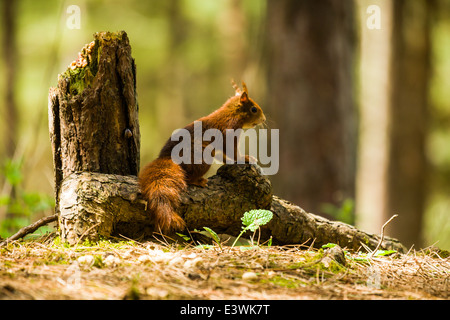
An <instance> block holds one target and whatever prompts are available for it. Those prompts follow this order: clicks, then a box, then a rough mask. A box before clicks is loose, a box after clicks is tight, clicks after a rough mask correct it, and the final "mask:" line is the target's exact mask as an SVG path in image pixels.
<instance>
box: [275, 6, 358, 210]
mask: <svg viewBox="0 0 450 320" xmlns="http://www.w3.org/2000/svg"><path fill="white" fill-rule="evenodd" d="M353 24H354V14H353V1H349V0H347V1H339V0H338V1H335V0H321V1H298V0H283V1H273V0H272V1H268V7H267V28H268V30H267V35H268V39H267V40H268V50H269V63H268V65H269V70H268V97H267V106H268V113H269V114H270V118H271V119H273V120H274V122H275V126H276V127H277V128H279V129H280V170H279V172H278V174H277V175H276V176H274V177H273V184H274V192H275V193H276V194H279V195H280V196H281V197H283V198H286V199H288V200H290V201H293V202H295V203H298V204H300V205H301V206H302V207H303V208H305V209H306V210H307V211H311V212H316V213H321V212H323V210H322V205H323V204H324V203H331V204H334V205H335V206H340V205H341V203H342V201H343V200H345V199H348V198H351V199H353V197H354V180H355V162H356V160H355V157H356V156H355V152H356V112H355V105H354V101H353V77H352V73H353V64H352V63H353V59H354V25H353Z"/></svg>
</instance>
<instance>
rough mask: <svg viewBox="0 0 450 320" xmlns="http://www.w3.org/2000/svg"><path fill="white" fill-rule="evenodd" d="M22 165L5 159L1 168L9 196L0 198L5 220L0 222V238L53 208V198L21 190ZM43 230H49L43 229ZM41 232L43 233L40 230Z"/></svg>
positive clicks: (20, 162)
mask: <svg viewBox="0 0 450 320" xmlns="http://www.w3.org/2000/svg"><path fill="white" fill-rule="evenodd" d="M22 164H23V161H22V160H20V161H13V160H11V159H7V160H6V161H5V164H4V165H3V168H1V176H3V177H4V178H5V180H6V183H7V185H9V188H6V189H8V190H9V194H2V195H1V196H0V209H2V207H3V209H6V210H5V218H4V219H2V220H0V236H1V237H3V238H6V237H8V236H10V235H12V234H13V233H15V232H16V231H17V230H18V229H20V228H22V227H25V226H27V225H29V224H30V222H31V220H32V218H33V216H34V215H35V214H42V213H45V212H48V211H50V210H53V208H54V207H55V201H54V199H53V196H50V195H48V194H45V193H40V192H27V191H25V190H24V189H23V187H22V182H23V177H24V176H23V173H22ZM45 230H50V228H49V227H45ZM41 231H43V229H42V228H41Z"/></svg>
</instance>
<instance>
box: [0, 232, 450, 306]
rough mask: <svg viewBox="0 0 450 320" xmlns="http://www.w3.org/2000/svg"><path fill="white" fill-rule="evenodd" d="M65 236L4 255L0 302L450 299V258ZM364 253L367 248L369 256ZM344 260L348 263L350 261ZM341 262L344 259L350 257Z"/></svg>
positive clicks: (20, 244)
mask: <svg viewBox="0 0 450 320" xmlns="http://www.w3.org/2000/svg"><path fill="white" fill-rule="evenodd" d="M58 242H59V239H58V238H57V237H56V238H55V237H43V238H40V239H39V240H30V241H15V242H12V243H9V244H8V245H7V246H3V247H1V248H0V299H88V300H92V299H238V300H242V299H274V300H277V299H358V300H359V299H449V293H450V290H449V283H450V279H449V277H450V257H448V256H447V257H445V255H446V254H448V252H442V251H439V250H434V249H427V250H421V251H412V250H411V251H410V252H409V253H407V254H397V253H394V254H391V255H387V256H377V255H375V256H373V257H369V256H368V255H367V254H363V253H361V252H356V253H352V252H347V251H346V250H345V248H344V251H342V250H341V253H342V252H344V254H345V258H343V260H342V259H341V260H339V259H337V258H335V259H336V260H337V261H340V263H338V262H336V261H335V260H333V259H329V258H328V257H330V256H332V255H331V254H329V251H330V250H331V249H327V248H323V249H312V248H308V247H302V246H281V247H280V246H255V247H250V248H245V249H246V250H243V249H244V248H243V247H234V248H231V247H229V246H221V247H220V246H218V245H214V246H208V247H204V246H203V247H194V246H189V245H188V246H183V247H181V246H179V245H178V246H176V245H174V244H164V243H158V242H143V243H138V242H134V241H128V240H125V241H117V242H113V241H101V242H99V243H96V244H94V245H89V243H87V244H86V243H84V244H79V245H76V246H72V247H70V246H67V245H64V244H60V243H58ZM362 251H364V250H362ZM344 254H343V256H344ZM341 258H342V257H341Z"/></svg>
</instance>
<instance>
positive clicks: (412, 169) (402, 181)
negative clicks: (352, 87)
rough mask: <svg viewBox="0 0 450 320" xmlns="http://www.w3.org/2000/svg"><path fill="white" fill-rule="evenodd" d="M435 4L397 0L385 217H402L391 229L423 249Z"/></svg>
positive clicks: (410, 243)
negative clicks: (432, 12)
mask: <svg viewBox="0 0 450 320" xmlns="http://www.w3.org/2000/svg"><path fill="white" fill-rule="evenodd" d="M431 5H432V4H431V1H428V0H420V1H406V0H398V1H394V2H393V9H394V10H393V22H394V23H393V37H392V62H391V63H392V89H391V108H390V109H389V111H390V114H389V121H390V124H391V125H390V126H389V131H388V136H389V137H390V149H389V159H388V161H389V162H388V175H387V177H388V182H387V190H386V194H387V203H386V208H387V209H386V212H385V218H386V219H387V217H389V216H391V215H392V214H393V213H398V214H399V219H398V223H397V224H394V225H393V226H392V229H391V233H390V234H392V235H393V236H395V237H398V238H399V239H401V240H402V242H404V243H405V244H406V245H407V246H410V245H412V244H415V245H416V246H417V247H420V246H421V242H422V239H421V227H422V216H423V211H424V209H425V201H426V191H427V185H426V177H427V167H428V165H427V160H426V154H425V153H426V152H425V140H426V133H427V129H428V121H427V120H428V84H429V80H430V11H431Z"/></svg>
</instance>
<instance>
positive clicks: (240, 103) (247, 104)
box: [229, 81, 266, 129]
mask: <svg viewBox="0 0 450 320" xmlns="http://www.w3.org/2000/svg"><path fill="white" fill-rule="evenodd" d="M231 84H232V85H233V88H234V90H236V94H235V96H234V97H233V98H231V99H230V103H229V107H231V108H233V109H234V110H233V111H234V113H235V114H237V116H238V117H239V119H240V120H241V123H242V128H243V129H249V128H253V127H255V126H257V125H258V124H262V123H264V122H265V121H266V116H265V115H264V113H263V111H262V109H261V108H260V106H259V105H258V104H257V103H256V102H255V101H253V100H252V99H250V98H249V96H248V90H247V86H246V85H245V83H244V82H242V89H240V88H239V87H238V86H237V84H236V83H235V82H234V81H231Z"/></svg>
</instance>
